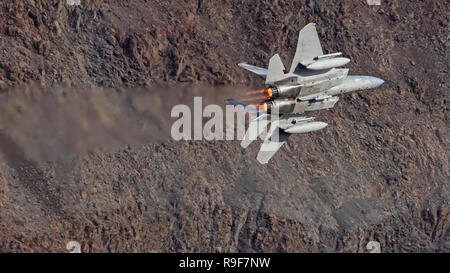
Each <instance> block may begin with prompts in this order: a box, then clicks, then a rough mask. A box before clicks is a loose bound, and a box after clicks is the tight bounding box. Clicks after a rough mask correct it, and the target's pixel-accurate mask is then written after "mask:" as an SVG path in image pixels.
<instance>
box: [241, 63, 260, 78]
mask: <svg viewBox="0 0 450 273" xmlns="http://www.w3.org/2000/svg"><path fill="white" fill-rule="evenodd" d="M238 65H239V66H240V67H242V68H244V69H246V70H248V71H250V72H253V73H255V74H256V75H258V76H261V77H263V78H264V79H265V78H266V77H267V69H265V68H262V67H257V66H254V65H250V64H248V63H240V64H238Z"/></svg>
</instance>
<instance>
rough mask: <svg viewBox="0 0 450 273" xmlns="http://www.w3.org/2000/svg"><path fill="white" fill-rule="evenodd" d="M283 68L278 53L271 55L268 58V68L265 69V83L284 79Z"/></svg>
mask: <svg viewBox="0 0 450 273" xmlns="http://www.w3.org/2000/svg"><path fill="white" fill-rule="evenodd" d="M284 69H285V68H284V65H283V62H282V61H281V58H280V55H278V54H275V55H273V56H272V58H270V61H269V68H268V69H267V76H266V84H270V83H274V82H277V81H280V80H282V79H284Z"/></svg>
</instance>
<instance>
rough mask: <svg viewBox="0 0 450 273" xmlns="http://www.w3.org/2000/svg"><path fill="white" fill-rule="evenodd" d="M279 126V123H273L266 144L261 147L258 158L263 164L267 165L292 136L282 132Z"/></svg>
mask: <svg viewBox="0 0 450 273" xmlns="http://www.w3.org/2000/svg"><path fill="white" fill-rule="evenodd" d="M278 125H279V122H277V121H274V122H272V124H271V125H270V130H269V133H268V134H267V136H266V139H265V140H264V143H263V144H262V145H261V149H260V150H259V152H258V156H257V157H256V159H257V160H258V161H259V162H260V163H261V164H267V162H269V160H270V159H271V158H272V157H273V156H274V155H275V154H276V152H277V151H278V150H279V149H280V148H281V146H283V144H284V143H285V142H286V141H287V140H288V138H289V136H290V134H288V133H285V132H283V131H282V130H280V128H279V127H278Z"/></svg>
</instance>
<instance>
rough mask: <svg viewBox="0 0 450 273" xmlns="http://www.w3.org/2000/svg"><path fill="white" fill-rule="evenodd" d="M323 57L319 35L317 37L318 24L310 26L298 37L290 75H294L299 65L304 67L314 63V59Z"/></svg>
mask: <svg viewBox="0 0 450 273" xmlns="http://www.w3.org/2000/svg"><path fill="white" fill-rule="evenodd" d="M322 55H323V51H322V46H321V45H320V40H319V35H317V30H316V24H314V23H311V24H308V25H306V26H305V27H304V28H303V29H302V30H301V31H300V33H299V35H298V42H297V50H296V51H295V55H294V59H293V60H292V65H291V69H290V70H289V73H294V71H295V69H296V68H297V66H298V64H299V63H300V64H303V65H305V64H309V63H312V62H313V58H314V57H317V56H322Z"/></svg>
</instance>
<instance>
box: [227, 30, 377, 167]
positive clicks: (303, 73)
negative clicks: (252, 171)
mask: <svg viewBox="0 0 450 273" xmlns="http://www.w3.org/2000/svg"><path fill="white" fill-rule="evenodd" d="M349 62H350V59H348V58H344V57H342V53H341V52H338V53H331V54H324V53H323V51H322V46H321V45H320V40H319V36H318V35H317V30H316V25H315V24H314V23H310V24H308V25H306V26H305V27H304V28H303V29H302V30H301V31H300V33H299V36H298V43H297V49H296V52H295V55H294V59H293V61H292V65H291V67H290V69H289V72H287V73H285V67H284V65H283V62H282V61H281V58H280V56H279V55H278V54H276V55H274V56H273V57H272V58H270V60H269V66H268V68H267V69H265V68H261V67H257V66H253V65H250V64H247V63H240V64H239V66H240V67H242V68H244V69H246V70H248V71H250V72H253V73H255V74H257V75H259V76H261V77H263V78H265V85H266V88H265V89H263V90H260V91H256V93H261V94H263V95H264V97H265V99H264V101H262V102H261V103H259V104H260V105H262V106H263V112H262V113H261V114H259V115H258V116H257V117H256V118H255V119H253V120H252V121H251V122H250V123H249V127H248V130H247V132H246V134H245V136H244V138H243V140H242V142H241V146H242V147H243V148H247V147H248V146H249V145H250V143H251V142H253V141H254V140H256V138H257V137H258V136H259V135H260V134H262V132H263V131H264V129H265V127H267V126H268V125H269V124H270V129H269V130H268V131H267V135H266V138H265V140H264V142H263V144H262V146H261V149H260V151H259V153H258V156H257V160H258V161H259V162H260V163H262V164H266V163H268V162H269V160H270V159H271V158H272V157H273V156H274V155H275V153H276V152H277V151H278V150H279V149H280V148H281V146H282V145H283V144H284V143H285V142H286V141H287V139H288V137H289V136H290V135H291V134H303V133H308V132H312V131H317V130H321V129H323V128H325V127H326V126H327V125H328V124H327V123H325V122H321V121H315V120H314V117H307V116H306V113H307V112H311V111H316V110H322V109H330V108H332V107H334V105H335V104H336V103H337V101H338V100H339V97H338V95H339V94H342V93H347V92H352V91H360V90H366V89H372V88H377V87H378V86H380V85H381V84H383V83H384V81H383V80H382V79H379V78H376V77H371V76H349V75H348V71H349V70H348V69H345V68H339V67H342V66H344V65H346V64H347V63H349ZM226 101H227V102H228V103H231V104H234V105H244V104H242V103H239V102H236V101H234V100H233V99H228V100H226ZM273 113H277V115H278V116H279V118H277V119H273V118H270V117H271V115H273Z"/></svg>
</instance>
